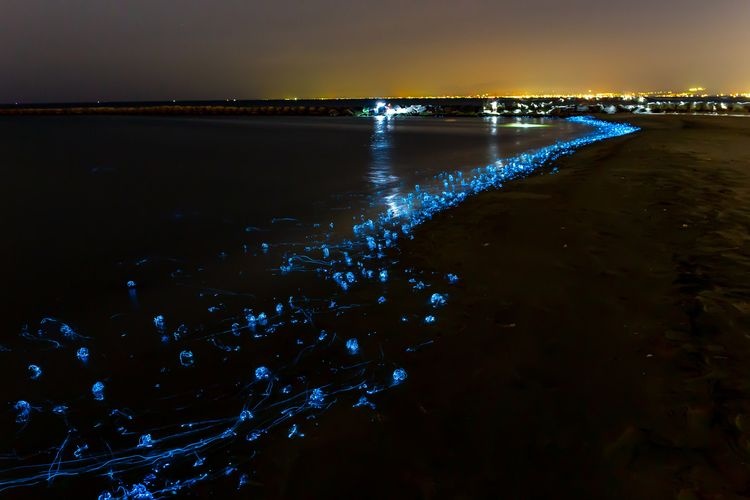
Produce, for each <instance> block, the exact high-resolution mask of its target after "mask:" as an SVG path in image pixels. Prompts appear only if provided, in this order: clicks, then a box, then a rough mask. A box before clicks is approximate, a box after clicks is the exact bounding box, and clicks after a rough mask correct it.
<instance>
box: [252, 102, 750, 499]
mask: <svg viewBox="0 0 750 500" xmlns="http://www.w3.org/2000/svg"><path fill="white" fill-rule="evenodd" d="M627 121H629V122H631V123H634V124H636V125H639V126H641V127H643V130H642V131H641V132H639V133H637V134H634V135H631V136H627V137H623V138H618V139H614V140H610V141H607V142H605V143H601V144H596V145H593V146H590V147H587V148H585V149H584V150H582V151H580V152H578V153H576V154H575V155H573V156H571V157H567V158H564V159H563V160H561V161H559V162H558V163H557V165H556V166H557V167H559V172H558V173H556V174H554V175H551V173H550V172H547V173H546V174H544V175H536V176H533V177H531V178H529V179H526V180H523V181H518V182H514V183H511V184H509V185H508V186H506V187H505V188H504V189H502V190H500V191H497V192H493V193H488V194H483V195H481V196H479V197H476V198H474V199H472V200H469V201H468V202H466V203H465V204H464V205H462V206H461V207H459V208H457V209H455V210H452V211H449V212H447V213H444V214H441V215H440V216H439V217H437V218H436V219H435V220H434V221H432V222H430V223H428V224H425V225H424V226H423V227H421V228H420V229H419V230H418V233H417V234H416V238H415V239H414V240H413V241H412V242H409V243H408V244H406V245H405V246H404V247H403V249H402V259H401V265H403V266H404V267H412V266H413V267H416V268H426V269H431V270H433V271H435V272H437V273H441V274H445V273H448V272H453V273H457V274H458V275H459V276H460V277H461V284H460V285H459V286H458V288H456V289H454V290H453V292H452V293H451V295H450V305H449V306H448V308H447V309H446V310H445V311H444V312H443V314H442V315H441V316H440V319H439V323H438V325H436V327H435V332H437V340H436V342H435V343H434V344H433V345H430V346H428V347H426V348H425V349H423V350H421V351H420V352H419V353H417V354H416V355H413V356H411V357H409V358H408V360H404V363H405V364H404V366H406V367H407V368H408V370H409V379H408V383H407V384H404V385H403V386H402V387H400V388H398V389H396V390H393V391H389V392H388V393H386V394H384V395H383V396H382V398H381V400H380V401H381V402H380V406H379V408H378V412H376V413H374V414H373V413H371V412H364V411H356V410H352V409H350V408H340V407H334V408H333V409H332V410H331V411H330V413H329V414H327V415H326V417H325V418H322V419H320V421H319V422H318V427H317V428H316V429H315V430H313V431H311V432H310V433H308V436H307V437H306V438H305V439H304V440H298V441H295V442H289V443H284V444H282V445H281V446H280V448H279V449H277V450H274V454H273V456H272V457H271V456H266V457H265V459H263V458H261V460H260V462H259V466H258V474H257V476H256V477H258V478H264V483H263V484H259V483H256V484H255V488H254V491H253V493H252V495H253V496H256V495H258V496H263V497H269V498H274V497H286V498H637V499H661V498H679V499H680V500H689V499H694V498H701V499H718V498H722V499H731V498H746V496H750V470H749V469H748V464H747V462H748V459H749V458H750V363H748V361H750V329H749V328H748V324H749V323H750V321H749V316H748V313H750V244H749V240H750V236H748V234H749V231H750V120H747V119H743V118H727V117H722V118H719V117H694V116H651V117H646V116H643V117H632V116H631V117H628V118H627Z"/></svg>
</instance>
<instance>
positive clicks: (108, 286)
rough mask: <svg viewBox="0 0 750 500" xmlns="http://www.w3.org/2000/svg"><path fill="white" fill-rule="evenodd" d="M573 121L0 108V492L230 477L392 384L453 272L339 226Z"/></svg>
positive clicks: (244, 476)
mask: <svg viewBox="0 0 750 500" xmlns="http://www.w3.org/2000/svg"><path fill="white" fill-rule="evenodd" d="M591 130H592V128H591V127H590V126H589V125H588V124H586V123H581V122H576V121H566V120H555V119H501V118H485V119H478V118H466V119H461V118H455V119H437V118H404V117H396V118H391V119H386V118H384V117H378V118H336V119H329V118H312V117H310V118H305V117H289V118H286V117H252V118H244V117H243V118H239V117H238V118H166V117H165V118H156V117H148V118H140V117H113V116H102V117H90V116H81V117H14V118H0V145H1V147H2V159H1V160H0V169H1V170H2V183H0V185H1V187H0V203H1V204H2V234H3V235H4V238H5V240H4V241H5V242H4V244H3V245H2V247H3V250H2V252H3V254H2V263H3V264H4V266H3V282H4V288H5V290H6V293H5V294H4V297H3V300H2V315H1V316H0V321H1V322H2V325H1V326H2V328H1V329H0V358H1V359H2V361H1V362H0V364H1V366H2V368H0V374H2V376H3V380H5V381H8V382H7V383H6V384H4V386H3V390H2V399H3V403H4V404H5V410H4V411H3V412H0V415H2V416H1V418H0V427H2V437H1V438H0V456H2V457H3V463H2V464H0V469H1V470H0V494H2V492H4V491H11V490H12V491H13V492H14V494H19V492H21V493H22V492H28V493H29V494H35V493H38V492H39V491H48V490H44V489H42V490H38V489H37V488H50V487H52V488H55V489H56V490H55V491H57V492H58V493H60V494H64V493H65V492H71V491H74V490H75V491H77V492H79V491H89V490H90V491H91V492H100V491H111V492H112V497H113V498H117V497H122V498H125V494H128V495H131V496H132V495H135V493H137V492H138V491H136V490H137V489H138V488H141V487H143V488H144V489H146V490H149V491H150V492H152V493H154V494H156V493H161V494H166V493H170V492H172V491H182V490H186V489H190V488H193V487H194V486H195V487H206V486H205V484H220V483H221V484H231V488H229V489H228V490H227V491H237V489H242V488H245V487H251V486H247V485H252V483H253V482H254V481H259V480H261V479H262V478H258V477H255V476H254V475H253V474H254V472H253V470H254V466H253V465H252V464H253V461H255V460H262V459H263V454H264V453H266V454H269V453H273V449H274V442H275V441H277V440H281V439H283V440H287V439H304V438H303V435H304V434H306V433H314V426H312V427H311V424H310V422H311V421H312V420H314V419H315V418H325V410H326V409H327V408H329V407H330V406H331V405H333V404H336V403H339V402H341V403H343V404H347V405H349V406H355V410H352V411H360V410H361V411H371V410H372V409H373V408H375V405H376V403H377V401H376V399H377V397H378V394H379V393H380V392H383V391H384V390H385V389H389V388H392V387H394V386H396V385H401V384H402V383H404V385H403V390H408V384H405V381H406V377H407V373H408V356H407V355H406V354H404V353H408V355H413V354H415V353H417V351H418V350H419V349H420V348H423V347H425V346H429V343H430V342H431V340H430V336H429V332H428V330H429V327H430V324H431V323H433V322H434V321H436V318H435V315H433V314H434V313H433V311H435V310H437V309H439V308H440V307H442V306H444V305H445V303H446V302H449V287H450V286H451V285H455V284H456V283H457V282H458V281H459V280H460V277H459V276H448V277H424V276H420V275H419V272H418V271H417V270H399V271H398V272H397V271H396V269H397V263H398V252H397V247H398V243H397V238H396V236H395V235H393V238H392V239H389V238H390V236H389V235H388V234H387V235H386V239H385V240H384V243H383V244H382V245H381V243H380V242H378V243H375V242H374V241H373V242H371V241H370V240H368V245H370V244H371V245H372V246H371V247H370V250H371V251H372V252H370V253H366V252H364V253H363V252H362V251H361V250H359V249H358V248H359V247H357V245H354V244H352V243H351V239H353V238H355V237H356V234H355V233H356V231H355V230H353V226H355V225H361V226H360V229H361V228H362V227H364V228H365V229H366V228H367V224H368V221H372V220H375V221H378V220H379V219H378V217H379V216H380V217H381V219H382V214H384V213H387V214H390V215H389V216H396V215H399V214H400V213H401V212H403V211H404V210H406V205H405V202H404V197H405V196H407V195H408V194H409V193H415V192H417V193H420V192H435V193H439V192H440V191H441V189H445V190H449V187H448V186H449V182H450V186H453V185H454V184H453V183H454V176H456V178H461V176H462V175H467V176H469V175H470V173H471V172H472V171H473V169H476V168H478V167H485V166H487V165H493V164H495V162H496V161H498V160H499V159H503V158H511V157H518V156H519V155H522V154H523V153H525V152H529V151H536V150H539V149H541V148H544V147H549V146H551V145H553V144H556V143H560V142H570V141H575V140H577V139H579V138H581V137H584V136H585V135H586V134H589V133H591ZM444 172H450V173H451V174H450V181H449V180H448V177H446V176H445V175H439V174H442V173H444ZM443 185H444V186H445V188H443ZM444 194H445V193H444ZM370 224H372V223H370ZM407 229H408V228H405V229H404V232H403V234H401V235H400V237H401V238H404V237H409V232H408V230H407ZM389 234H390V233H389ZM335 266H339V267H341V269H342V271H341V272H340V273H334V272H332V271H331V269H333V268H334V267H335ZM347 266H348V267H347ZM394 266H396V267H394ZM347 269H351V270H353V271H354V272H353V273H352V272H351V271H347ZM432 279H439V280H442V281H441V283H442V285H437V284H435V283H433V282H430V280H432ZM436 295H437V298H436ZM430 318H431V319H430ZM400 331H405V332H408V335H407V334H403V335H400V336H399V332H400ZM425 331H426V332H425ZM397 336H398V339H396V337H397ZM82 347H83V348H85V349H86V350H85V351H84V352H83V353H82V352H81V348H82ZM259 370H260V371H259ZM97 383H100V384H101V385H97ZM316 389H318V390H319V391H318V392H315V391H316ZM399 390H401V389H399ZM23 403H25V404H23ZM269 450H270V451H269ZM222 482H223V483H222ZM20 487H27V488H20ZM118 488H119V489H118ZM134 488H135V489H134ZM217 488H221V487H220V486H217ZM133 492H135V493H133ZM94 496H96V495H94ZM144 498H145V497H144Z"/></svg>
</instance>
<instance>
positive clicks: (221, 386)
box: [0, 103, 637, 499]
mask: <svg viewBox="0 0 750 500" xmlns="http://www.w3.org/2000/svg"><path fill="white" fill-rule="evenodd" d="M377 112H379V113H381V114H389V113H388V112H387V111H386V104H385V103H383V104H382V106H378V111H377ZM390 114H395V113H390ZM394 119H395V118H387V117H386V116H380V117H377V118H375V119H374V120H375V125H374V127H375V129H374V130H375V131H374V136H373V148H372V149H373V155H375V157H376V159H378V161H381V160H382V163H379V164H378V171H377V172H376V175H374V176H373V178H372V182H373V183H374V184H378V183H381V184H378V185H382V186H388V182H389V179H390V178H389V173H388V170H387V162H386V161H385V159H386V158H387V155H388V154H389V150H390V144H389V142H388V138H387V134H388V127H389V126H391V125H392V123H391V122H390V121H389V120H394ZM569 121H571V122H574V123H578V124H581V125H585V126H587V127H588V128H589V129H590V131H589V132H588V133H586V134H585V135H583V136H581V137H579V138H577V139H573V140H569V141H560V142H557V143H554V144H552V145H549V146H547V147H543V148H540V149H538V150H535V151H530V152H528V153H524V154H521V155H517V156H513V157H510V158H503V159H499V160H497V161H496V162H494V163H492V164H490V165H487V166H484V167H481V168H476V169H473V170H470V171H466V172H465V171H458V170H457V171H452V172H443V173H441V174H439V175H437V176H435V178H434V179H433V181H434V182H424V183H422V185H416V186H414V187H413V188H412V189H408V190H406V191H399V190H393V189H390V188H387V187H383V191H382V196H381V197H380V198H378V199H377V200H375V201H374V205H373V207H372V210H371V211H369V212H367V213H364V212H363V213H361V214H355V215H354V219H353V227H352V228H351V232H348V231H347V232H346V234H342V233H341V232H339V233H336V234H334V233H331V232H329V233H326V234H325V235H323V236H321V235H320V234H319V233H315V235H311V237H310V239H309V240H307V241H305V242H304V243H300V242H299V241H293V242H280V241H277V240H276V239H273V238H271V237H269V239H268V241H271V242H272V245H271V244H269V243H262V244H260V246H258V243H257V242H255V243H254V244H253V245H249V246H248V247H246V248H245V252H246V253H247V255H246V256H245V257H244V258H257V259H264V262H268V267H269V268H271V271H270V272H269V275H270V277H271V278H272V279H273V283H275V284H276V283H277V284H278V287H277V288H275V289H274V292H273V293H274V294H275V298H271V297H254V296H252V295H251V294H247V295H240V294H234V298H235V300H236V301H238V302H239V301H241V300H242V301H244V303H243V304H242V305H241V306H232V305H228V304H230V303H229V302H228V301H227V300H225V297H226V293H225V292H223V291H221V290H216V289H208V291H207V292H205V293H206V297H207V300H208V299H210V300H211V302H210V306H209V307H203V308H201V311H202V313H203V314H206V313H207V311H206V310H207V309H211V313H210V315H209V316H210V319H209V320H207V322H206V323H202V324H200V325H193V324H191V323H190V322H189V321H188V320H187V319H185V318H181V317H180V315H179V314H177V313H174V312H173V311H171V310H168V309H167V308H166V307H160V305H159V304H157V305H156V306H157V307H155V308H154V309H150V310H149V311H150V312H148V313H144V318H143V321H142V322H141V323H138V324H137V328H143V329H144V331H146V332H148V333H149V336H150V337H157V338H156V339H155V340H154V343H155V344H158V346H157V347H154V348H153V349H157V351H156V352H155V353H152V352H150V351H146V353H145V354H144V353H143V352H137V353H119V352H111V351H109V352H108V351H105V348H104V346H105V345H106V344H99V343H97V339H96V338H95V336H94V335H91V336H90V337H89V336H83V335H80V334H79V333H77V332H76V331H75V330H74V329H73V328H72V327H71V326H69V325H68V324H66V323H64V322H62V321H60V320H57V319H54V318H43V319H42V320H41V322H40V323H39V328H38V330H37V331H36V332H34V331H33V330H32V329H31V328H27V329H25V330H24V331H23V333H22V337H23V338H24V340H26V341H29V342H33V343H34V344H39V345H42V346H44V348H45V349H48V350H50V351H52V352H60V353H61V354H62V356H63V357H64V359H66V360H67V362H68V364H69V365H70V366H74V367H75V368H74V369H76V370H80V373H77V376H78V377H79V378H81V379H82V380H83V381H84V382H82V384H85V385H82V386H81V389H80V390H78V391H77V392H76V393H75V394H72V395H71V393H70V392H69V390H68V389H65V391H68V392H65V391H61V390H60V389H59V388H57V389H52V391H51V394H49V395H46V396H45V397H40V396H38V395H34V394H35V393H34V391H36V390H37V389H36V388H41V387H44V384H45V383H46V381H47V380H49V379H53V378H54V376H56V375H55V374H53V373H52V365H51V364H49V363H47V361H46V360H45V358H41V357H40V358H30V359H28V360H25V361H24V362H23V364H22V365H21V369H22V370H26V369H28V373H19V376H21V378H23V379H24V380H28V377H31V378H37V379H39V380H35V381H34V382H29V384H33V386H34V389H33V391H30V393H29V395H26V394H21V395H19V396H16V397H14V401H9V402H8V407H9V408H12V410H13V415H15V422H16V424H15V425H16V426H17V427H18V432H19V435H21V436H22V435H23V433H24V432H27V431H28V429H29V428H31V427H33V426H34V425H35V422H36V421H37V420H40V419H41V418H49V419H54V422H57V423H59V424H60V425H61V426H63V427H62V428H64V429H66V430H65V432H62V433H61V434H60V435H59V439H58V440H57V442H55V443H47V444H45V446H44V448H43V449H41V448H40V450H39V452H38V453H36V454H30V455H29V456H28V457H23V458H20V457H13V458H11V457H10V456H7V457H6V460H5V461H4V468H3V470H1V471H0V492H2V491H4V490H7V489H9V488H15V487H21V486H30V485H35V484H41V483H45V482H46V483H49V484H51V483H53V482H54V481H57V480H63V479H64V478H66V477H72V476H76V475H86V476H91V477H98V478H107V480H109V481H111V487H110V488H109V489H108V490H107V491H104V492H102V494H101V496H100V498H102V499H134V498H166V497H170V496H173V495H175V494H178V493H180V492H183V491H185V490H188V489H190V488H192V487H193V486H195V485H196V484H197V483H199V482H203V481H210V480H218V479H220V478H227V477H229V478H231V480H232V481H233V482H234V483H233V484H234V485H237V486H238V487H243V486H245V485H247V484H248V483H249V481H250V480H249V476H248V472H249V470H250V469H251V467H249V466H248V463H249V461H250V460H251V458H252V456H253V452H254V450H255V449H256V447H259V446H262V444H263V442H264V438H266V437H267V436H269V435H275V436H281V437H282V438H285V437H286V438H290V439H303V438H304V437H305V434H306V433H312V432H314V431H313V429H314V425H315V419H317V418H321V415H323V414H324V413H325V411H326V409H328V408H330V407H331V406H332V405H335V404H337V403H340V402H343V403H344V404H345V405H347V407H353V408H355V410H351V411H357V412H362V411H371V410H373V409H374V408H376V402H378V399H377V398H378V397H379V395H380V393H382V392H383V391H385V390H389V389H393V390H398V389H397V387H399V386H403V385H404V384H408V380H407V378H408V377H407V369H408V368H409V366H408V359H409V356H414V355H418V351H419V350H420V349H425V348H428V347H429V346H430V345H431V344H432V342H433V340H432V338H433V337H435V333H434V332H439V331H440V329H441V322H440V314H442V313H443V311H445V310H446V309H447V308H449V307H451V303H452V302H453V299H454V292H453V290H455V291H456V294H457V293H458V292H459V291H460V290H461V287H462V286H463V285H464V283H463V282H462V281H461V279H460V277H459V276H458V275H457V274H453V273H449V274H447V275H442V274H441V275H430V274H429V273H423V272H421V271H420V270H402V269H400V268H399V267H398V266H396V265H395V262H396V259H394V255H397V252H398V248H399V243H400V242H402V241H403V240H405V239H407V240H408V239H411V238H413V237H414V232H415V229H416V228H417V227H418V226H420V225H421V224H423V223H424V222H426V221H428V220H430V219H431V218H432V217H433V216H434V215H435V214H437V213H439V212H441V211H443V210H446V209H449V208H451V207H455V206H457V205H458V204H460V203H461V202H462V201H464V200H465V199H467V198H468V197H470V196H473V195H475V194H478V193H481V192H483V191H487V190H491V189H497V188H500V187H502V185H503V184H504V183H505V182H508V181H511V180H513V179H518V178H521V177H523V176H526V175H528V174H530V173H531V172H533V171H535V170H537V169H538V168H540V167H541V166H543V165H545V164H549V163H550V162H553V161H555V160H556V159H558V158H560V157H561V156H563V155H567V154H570V153H572V152H573V151H575V150H576V149H578V148H580V147H583V146H585V145H587V144H591V143H593V142H596V141H601V140H604V139H608V138H612V137H617V136H621V135H625V134H630V133H633V132H635V131H636V130H637V129H636V128H635V127H632V126H630V125H626V124H621V123H611V122H604V121H598V120H594V119H592V118H581V117H579V118H571V119H569ZM373 213H376V215H372V214H373ZM273 223H277V224H284V223H294V219H291V218H278V219H274V221H273ZM242 227H244V226H241V228H240V230H241V229H242ZM318 227H319V228H320V230H321V231H322V230H323V229H324V228H330V230H331V231H333V223H332V222H330V221H327V220H326V221H320V224H319V225H318ZM337 227H340V225H337ZM245 231H247V229H245ZM253 231H254V230H253ZM277 251H279V252H284V253H283V257H282V259H281V261H274V262H271V261H273V260H274V259H273V257H274V256H275V255H276V252H277ZM214 255H216V254H215V253H214ZM231 258H232V255H231V252H230V253H229V254H228V255H227V254H226V253H224V254H223V256H222V257H221V259H222V260H230V259H231ZM291 273H300V274H304V275H305V276H310V279H314V280H319V281H316V283H318V284H320V286H321V289H323V290H325V293H324V294H323V296H319V297H311V296H308V295H305V294H304V293H302V292H300V291H299V290H297V289H291V290H287V289H285V288H284V284H285V281H284V280H285V279H286V278H287V277H288V276H290V274H291ZM133 277H135V278H138V281H139V289H138V295H139V300H141V297H142V296H143V295H145V293H146V289H145V288H146V287H147V285H148V284H147V281H146V280H143V279H140V277H139V275H137V274H134V275H133ZM131 282H132V283H133V286H131ZM120 283H121V282H120ZM134 286H135V281H129V282H127V287H128V288H129V289H130V290H129V291H130V292H133V293H134V291H133V290H132V289H133V287H134ZM394 287H402V288H403V289H404V290H406V291H407V293H408V294H409V295H410V296H414V297H415V301H414V303H413V304H406V303H404V304H402V303H401V302H400V301H399V298H398V296H397V295H394V294H393V293H392V290H393V289H394ZM123 293H128V291H123ZM201 293H203V292H201ZM268 295H270V293H268ZM449 299H450V300H449ZM384 304H385V305H384ZM394 307H396V308H400V309H399V310H397V311H396V312H395V313H394V312H393V311H391V308H394ZM156 311H160V312H161V313H159V314H156ZM381 311H390V312H389V313H388V314H395V316H393V318H392V319H393V324H400V325H403V328H408V329H420V331H424V332H425V336H427V338H426V339H419V340H418V341H417V342H413V343H412V344H411V345H409V344H407V346H402V347H401V348H400V350H399V353H400V354H401V355H403V356H405V357H404V358H403V359H401V358H399V362H398V364H396V363H395V362H393V361H392V358H389V356H388V352H386V351H385V350H384V348H383V344H384V342H382V341H381V340H382V337H378V335H379V333H378V332H377V331H375V329H374V328H373V329H369V328H368V327H367V319H368V318H370V317H372V315H375V314H385V313H384V312H381ZM355 314H360V315H361V318H362V319H361V322H362V325H359V326H358V327H357V329H353V327H351V324H352V322H350V321H348V319H349V318H351V317H353V316H354V315H355ZM368 314H369V315H370V316H368ZM165 315H167V317H169V322H168V321H167V320H166V318H165ZM358 317H359V316H358ZM321 318H325V319H326V322H325V323H322V324H321V321H320V319H321ZM344 319H347V321H344ZM363 325H364V326H363ZM154 328H155V329H156V331H157V332H158V334H159V335H158V336H154V335H153V329H154ZM84 333H88V332H85V331H84ZM120 335H121V337H122V338H126V339H127V338H128V335H130V333H129V332H128V331H122V332H121V333H120ZM386 344H387V343H386ZM206 345H208V346H210V349H211V350H206V349H205V346H206ZM276 345H283V346H285V350H284V351H274V347H273V346H276ZM201 346H203V348H202V349H203V350H199V349H201ZM150 349H151V347H150ZM112 351H114V350H112ZM280 352H286V353H287V355H285V356H282V355H281V354H280ZM290 352H293V353H294V354H293V355H289V353H290ZM248 353H249V354H248ZM128 354H129V355H130V356H131V357H133V359H134V361H133V364H132V365H129V366H133V367H134V371H137V369H138V368H139V365H138V362H139V359H142V358H143V357H144V356H158V359H159V363H160V366H159V370H158V371H157V372H154V373H150V372H149V373H144V374H139V373H133V372H129V373H108V372H107V359H108V357H116V356H120V355H123V356H127V355H128ZM138 356H141V358H139V357H138ZM389 359H391V360H390V361H389ZM42 361H44V362H42ZM30 362H33V363H30ZM37 363H38V364H37ZM39 365H42V366H43V367H44V375H43V376H42V377H41V378H40V375H42V369H41V368H40V366H39ZM403 366H405V367H406V368H404V367H403ZM32 367H36V368H37V369H38V370H39V371H38V374H39V375H37V376H36V377H34V374H35V373H36V370H33V369H32ZM27 375H28V377H27ZM140 375H142V376H140ZM411 376H412V377H418V374H417V373H412V375H411ZM175 377H179V378H180V380H181V381H182V382H183V383H184V384H185V385H187V386H190V387H193V390H191V391H182V390H180V391H178V390H176V389H174V387H173V386H170V383H169V382H170V381H172V382H174V379H175ZM131 383H132V384H137V387H138V391H136V392H137V393H138V396H137V397H130V398H126V397H125V396H123V395H122V394H121V393H120V391H119V390H118V388H119V387H122V386H123V385H125V384H131ZM60 395H64V396H60ZM20 398H23V399H20ZM92 399H93V401H92ZM153 400H159V401H167V402H168V404H169V406H170V411H168V412H163V413H160V414H158V415H153V414H152V413H151V408H150V406H149V401H153ZM92 407H93V408H94V409H93V410H92V409H91V408H92ZM229 450H231V452H229ZM232 456H242V457H244V458H243V460H241V461H236V460H233V459H230V458H227V457H232ZM243 468H244V470H245V471H248V472H245V471H243Z"/></svg>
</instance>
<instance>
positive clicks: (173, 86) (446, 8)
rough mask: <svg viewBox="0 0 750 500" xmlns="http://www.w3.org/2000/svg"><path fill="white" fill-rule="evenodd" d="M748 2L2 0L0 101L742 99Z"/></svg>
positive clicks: (749, 86) (749, 43) (749, 38)
mask: <svg viewBox="0 0 750 500" xmlns="http://www.w3.org/2000/svg"><path fill="white" fill-rule="evenodd" d="M749 47H750V1H748V0H710V1H709V0H669V1H667V0H622V1H619V2H610V1H608V0H461V1H456V0H451V1H444V0H440V1H427V0H409V1H405V0H398V1H396V0H379V1H377V2H373V1H360V0H340V1H339V0H318V1H307V2H301V1H291V0H274V1H262V2H260V1H251V0H0V102H16V101H18V102H62V101H95V100H103V101H104V100H162V99H224V98H238V99H241V98H242V99H250V98H277V97H335V96H349V97H366V96H393V95H457V94H462V95H467V94H479V93H490V94H495V93H497V94H515V93H539V92H559V93H575V92H586V91H588V90H593V91H595V92H599V91H644V90H682V89H686V88H688V87H693V86H703V87H707V88H708V90H710V91H713V92H735V91H738V92H750V64H748V48H749Z"/></svg>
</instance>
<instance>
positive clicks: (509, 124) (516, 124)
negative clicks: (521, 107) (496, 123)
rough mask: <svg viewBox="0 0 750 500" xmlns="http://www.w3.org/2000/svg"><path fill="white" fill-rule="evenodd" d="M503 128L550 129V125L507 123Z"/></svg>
mask: <svg viewBox="0 0 750 500" xmlns="http://www.w3.org/2000/svg"><path fill="white" fill-rule="evenodd" d="M503 127H510V128H541V127H549V125H544V124H541V123H506V124H505V125H503Z"/></svg>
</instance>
